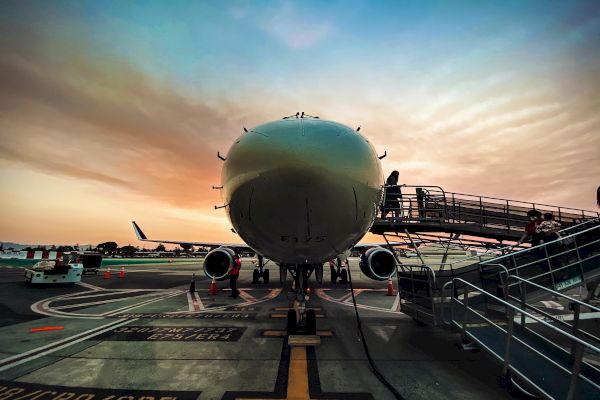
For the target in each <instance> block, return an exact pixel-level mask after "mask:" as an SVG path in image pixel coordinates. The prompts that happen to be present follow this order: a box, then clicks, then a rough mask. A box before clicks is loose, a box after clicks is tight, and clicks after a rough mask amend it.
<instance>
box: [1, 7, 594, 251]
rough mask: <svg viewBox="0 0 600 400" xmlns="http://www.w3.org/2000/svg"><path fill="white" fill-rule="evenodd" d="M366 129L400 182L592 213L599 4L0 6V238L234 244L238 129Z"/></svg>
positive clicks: (363, 131) (18, 240) (49, 241)
mask: <svg viewBox="0 0 600 400" xmlns="http://www.w3.org/2000/svg"><path fill="white" fill-rule="evenodd" d="M296 111H305V112H307V113H308V114H312V115H318V116H320V117H321V118H326V119H332V120H335V121H338V122H341V123H344V124H346V125H349V126H352V127H355V126H359V125H360V126H362V129H361V133H363V134H364V135H365V136H367V137H368V138H370V139H371V140H372V142H373V143H374V145H375V147H376V149H377V150H378V152H379V153H383V152H384V150H386V151H387V154H388V156H387V158H385V159H384V160H383V167H384V170H385V172H386V175H387V173H389V171H391V170H392V169H397V170H399V171H400V181H401V182H404V183H408V184H422V185H439V186H442V187H443V188H444V189H445V190H447V191H455V192H462V193H471V194H477V195H486V196H495V197H501V198H510V199H516V200H525V201H535V202H539V203H547V204H556V205H561V206H566V207H575V208H583V209H589V210H597V208H596V204H595V194H596V188H597V187H598V185H599V184H600V179H599V177H600V2H599V1H548V0H543V1H523V0H519V1H490V2H484V1H464V2H460V1H439V2H424V1H414V2H412V1H390V2H385V1H372V2H370V1H327V2H325V1H301V2H300V1H298V2H292V1H190V2H185V1H114V2H110V1H89V2H87V1H23V0H20V1H6V0H3V1H2V2H0V180H1V185H2V186H1V187H2V192H1V195H2V197H1V199H0V241H12V242H20V243H76V242H78V243H93V244H97V243H99V242H103V241H107V240H116V241H117V242H118V243H119V244H120V245H125V244H128V243H131V244H133V245H139V244H140V243H139V242H138V241H137V240H136V238H135V236H134V234H133V231H132V229H131V225H130V221H131V220H132V219H135V220H136V221H138V222H139V223H140V225H141V226H142V228H143V229H144V230H145V231H147V232H146V233H147V234H148V235H149V236H155V237H157V238H163V239H184V240H198V241H227V242H239V241H240V239H239V238H238V237H237V236H236V235H234V234H233V233H232V232H230V225H229V222H228V220H227V218H226V217H225V213H224V211H223V210H214V208H213V206H214V205H216V204H220V202H221V200H220V197H219V193H218V191H214V190H211V186H212V185H218V184H219V183H220V170H221V162H220V160H218V159H217V158H216V154H217V151H220V152H221V153H226V152H227V150H228V149H229V146H230V145H231V143H232V141H233V140H234V139H235V138H236V137H237V136H239V135H240V134H241V133H242V127H244V126H246V127H248V128H250V127H252V126H255V125H257V124H260V123H263V122H266V121H270V120H274V119H279V118H281V117H283V116H286V115H290V114H294V113H295V112H296Z"/></svg>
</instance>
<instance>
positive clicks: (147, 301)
mask: <svg viewBox="0 0 600 400" xmlns="http://www.w3.org/2000/svg"><path fill="white" fill-rule="evenodd" d="M181 294H183V292H175V293H169V294H166V295H164V296H161V297H159V298H157V299H150V300H146V301H143V302H141V303H138V304H134V305H131V306H125V307H122V308H119V309H117V310H113V311H107V312H105V313H102V314H100V315H102V316H105V317H112V316H114V315H117V314H120V313H122V312H125V311H129V310H133V309H134V308H138V307H142V306H145V305H148V304H152V303H156V302H157V301H161V300H165V299H168V298H170V297H175V296H179V295H181Z"/></svg>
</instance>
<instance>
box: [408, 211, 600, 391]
mask: <svg viewBox="0 0 600 400" xmlns="http://www.w3.org/2000/svg"><path fill="white" fill-rule="evenodd" d="M560 235H561V237H560V239H558V240H555V241H552V242H548V243H544V244H542V245H540V246H536V247H532V248H527V249H523V250H520V251H516V252H512V253H508V254H504V255H500V256H497V257H493V256H491V255H490V254H484V255H477V256H473V257H469V258H466V259H463V260H461V261H460V262H453V263H441V264H438V265H431V264H424V263H420V264H417V263H414V264H402V265H399V270H398V274H397V280H398V287H399V296H400V304H401V310H402V311H403V312H404V313H405V314H408V315H411V316H413V318H414V319H415V320H417V322H419V323H423V324H430V325H438V326H449V327H452V328H453V329H455V330H456V331H458V332H459V333H460V334H461V337H462V339H463V343H464V344H465V346H477V347H479V348H481V349H483V350H485V351H487V352H489V353H490V354H491V355H492V356H493V357H494V358H496V359H497V360H498V361H500V362H501V364H502V367H503V373H504V377H505V378H506V379H505V382H506V383H507V384H510V385H512V386H513V387H517V388H519V389H520V390H522V391H523V392H530V393H531V392H535V393H536V394H538V395H541V396H542V397H544V398H554V399H575V398H576V399H596V398H598V394H599V393H600V368H599V367H598V366H599V365H600V333H598V328H597V326H596V325H597V324H595V323H593V320H594V319H597V318H598V317H599V316H600V308H599V307H597V306H595V305H593V304H591V303H593V301H590V300H592V299H590V298H589V297H588V299H587V302H583V301H582V300H580V299H576V298H573V297H570V296H568V295H566V294H564V292H565V291H569V290H572V289H573V288H575V287H577V286H582V285H586V286H588V287H590V286H593V284H594V283H595V284H597V282H598V280H599V278H600V219H594V220H589V221H586V222H584V223H581V224H578V225H575V226H571V227H569V228H567V229H564V230H562V231H561V232H560ZM544 299H546V300H549V299H553V300H552V302H553V303H557V302H558V301H560V302H562V304H564V305H566V309H565V310H562V311H561V312H560V313H556V312H552V311H550V310H549V309H547V308H544V307H541V306H540V303H542V302H543V301H544ZM590 322H591V323H590Z"/></svg>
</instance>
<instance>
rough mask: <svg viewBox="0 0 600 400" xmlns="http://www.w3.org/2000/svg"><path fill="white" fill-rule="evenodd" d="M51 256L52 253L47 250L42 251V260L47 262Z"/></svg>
mask: <svg viewBox="0 0 600 400" xmlns="http://www.w3.org/2000/svg"><path fill="white" fill-rule="evenodd" d="M49 255H50V252H49V251H47V250H44V251H42V259H43V260H45V259H47V258H48V256H49Z"/></svg>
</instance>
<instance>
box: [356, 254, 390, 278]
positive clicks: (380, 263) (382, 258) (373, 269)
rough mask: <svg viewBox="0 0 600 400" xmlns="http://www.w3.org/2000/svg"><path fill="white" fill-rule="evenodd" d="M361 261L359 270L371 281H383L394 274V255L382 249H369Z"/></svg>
mask: <svg viewBox="0 0 600 400" xmlns="http://www.w3.org/2000/svg"><path fill="white" fill-rule="evenodd" d="M361 260H363V261H361V263H360V270H361V271H362V272H363V274H365V275H366V276H368V277H369V278H371V279H375V280H377V281H385V280H387V279H388V278H389V277H390V276H392V275H393V274H394V273H395V272H396V259H395V258H394V254H392V252H391V251H389V250H387V249H384V248H382V247H373V248H370V249H369V250H367V252H366V253H365V256H364V257H361ZM364 260H366V262H364Z"/></svg>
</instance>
